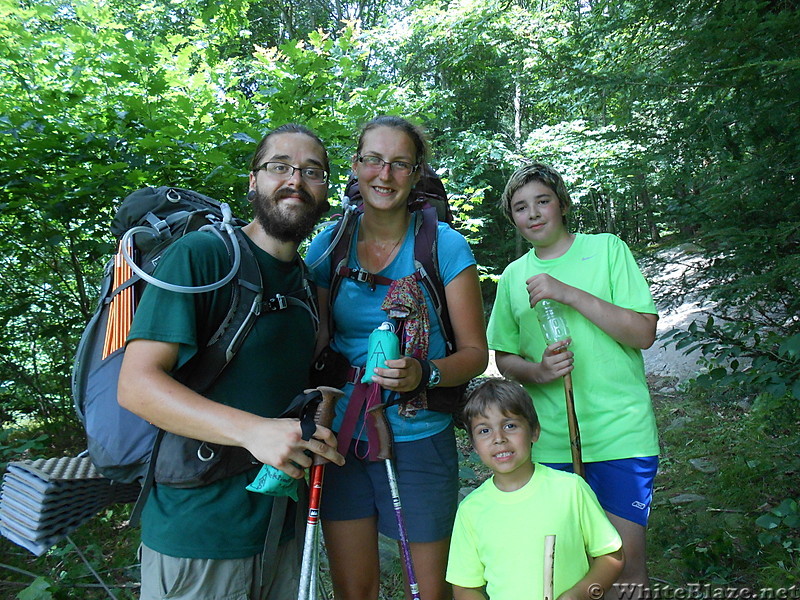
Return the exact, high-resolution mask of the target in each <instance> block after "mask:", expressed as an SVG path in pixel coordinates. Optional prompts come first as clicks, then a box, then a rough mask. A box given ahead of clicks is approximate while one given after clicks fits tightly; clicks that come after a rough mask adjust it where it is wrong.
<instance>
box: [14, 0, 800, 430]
mask: <svg viewBox="0 0 800 600" xmlns="http://www.w3.org/2000/svg"><path fill="white" fill-rule="evenodd" d="M0 35H1V36H2V39H3V40H4V43H3V44H2V45H0V232H2V236H1V237H0V244H2V258H1V259H0V260H2V284H0V285H2V293H1V294H0V323H1V324H2V328H0V401H2V407H3V408H2V409H0V410H2V411H3V418H4V420H9V419H12V418H19V417H20V416H21V415H30V416H33V417H35V418H37V419H40V420H43V421H49V422H52V421H61V420H63V419H68V418H70V415H71V413H72V409H71V401H70V399H69V373H70V367H71V362H72V356H73V353H74V349H75V346H76V343H77V339H78V337H79V335H80V332H81V330H82V328H83V326H84V325H85V323H86V321H87V320H88V318H89V317H90V315H91V313H92V312H93V310H94V304H95V302H96V294H97V285H98V283H99V280H100V277H101V274H102V269H103V265H104V263H105V261H106V259H107V257H108V256H109V255H110V254H111V252H112V248H113V244H114V240H113V239H112V237H111V234H110V232H109V230H108V224H109V222H110V219H111V216H112V214H113V211H114V209H115V208H116V206H117V205H118V204H119V202H120V201H121V199H122V198H123V197H124V196H126V195H127V194H128V193H130V192H132V191H134V190H136V189H138V188H140V187H143V186H147V185H153V186H157V185H173V186H178V187H184V188H190V189H195V190H197V191H200V192H202V193H204V194H207V195H209V196H212V197H215V198H218V199H220V200H225V201H228V202H230V203H231V204H232V205H234V206H235V207H236V209H235V210H236V212H238V213H239V214H240V215H243V216H247V212H246V203H245V202H244V194H245V191H246V181H247V180H246V177H247V164H248V160H249V157H250V155H251V154H252V152H253V150H254V148H255V144H256V143H257V141H258V140H259V139H260V138H261V136H262V135H263V134H264V133H265V132H266V131H267V130H269V129H270V128H273V127H275V126H278V125H280V124H282V123H285V122H289V121H295V122H300V123H303V124H305V125H307V126H309V127H311V128H313V129H314V130H316V131H317V132H318V133H319V135H320V137H321V138H322V139H323V140H324V141H325V142H326V144H327V146H328V149H329V152H330V155H331V160H332V170H333V173H332V185H331V194H332V196H333V198H336V197H337V196H338V195H339V194H340V193H341V191H342V188H343V184H344V182H345V180H346V177H347V174H348V167H349V158H350V156H351V155H352V152H353V146H354V144H355V139H356V131H357V129H358V127H359V125H360V124H362V123H364V122H365V121H367V120H369V119H370V118H372V117H374V116H376V115H378V114H384V113H390V114H400V115H403V116H406V117H410V118H412V119H414V120H415V121H417V122H418V123H420V124H422V125H423V126H424V127H425V129H426V130H427V132H428V135H429V139H430V143H431V147H432V149H433V159H432V164H433V166H434V167H435V168H436V169H437V171H438V172H439V173H440V174H441V175H442V177H443V179H444V181H445V184H446V186H447V189H448V192H449V194H450V196H451V202H452V204H453V207H454V210H455V214H456V218H457V226H458V228H459V229H460V230H461V231H462V233H464V234H465V235H466V236H467V237H468V239H469V240H470V242H471V243H472V244H473V248H474V251H475V254H476V258H477V259H478V263H479V267H480V271H481V273H482V275H483V277H484V294H485V299H486V304H487V308H488V307H490V306H491V301H492V298H493V296H494V288H493V280H494V279H495V278H496V277H497V276H498V275H499V273H500V272H501V271H502V269H503V267H504V266H505V265H506V264H508V262H509V261H510V260H512V259H514V258H515V257H516V256H518V255H519V254H520V253H521V252H522V251H524V249H525V248H524V247H523V245H522V243H521V241H520V240H519V239H518V238H517V237H516V236H515V234H514V232H513V231H512V229H511V227H510V226H509V224H508V223H507V222H506V221H504V219H503V218H502V216H501V215H500V213H499V211H498V210H497V208H496V202H497V199H498V198H499V195H500V193H501V192H502V189H503V186H504V184H505V181H506V179H507V177H508V176H509V175H510V174H511V173H512V172H513V171H514V169H516V168H517V167H518V166H520V165H521V164H523V163H524V162H526V161H531V160H539V161H545V162H548V163H551V164H552V165H554V166H555V167H556V168H557V169H559V170H560V171H561V172H562V173H563V175H564V176H565V179H566V180H567V182H568V184H569V186H570V188H571V190H572V196H573V199H574V201H575V210H574V212H573V214H572V215H571V216H570V226H571V227H572V228H573V229H575V230H581V231H584V232H589V233H591V232H599V231H606V232H611V233H615V234H617V235H619V236H620V237H622V238H623V239H624V240H626V241H627V242H628V243H629V244H630V245H631V246H632V247H634V248H635V249H636V251H637V252H652V251H653V250H654V249H657V248H660V247H664V246H665V245H666V246H676V245H679V244H687V243H690V244H691V248H693V249H695V251H696V252H698V253H700V254H701V255H702V256H703V258H704V261H703V262H702V264H703V265H704V266H703V269H702V272H701V273H694V274H693V276H696V277H698V278H700V277H701V279H698V280H702V282H703V285H704V291H705V293H707V294H708V295H709V297H711V298H713V299H714V300H716V301H717V302H718V310H719V311H720V312H721V313H722V314H724V315H725V318H724V319H718V320H717V321H716V322H715V321H713V320H711V321H709V322H708V323H707V324H706V325H705V327H695V328H694V329H693V330H691V331H685V332H680V333H679V334H678V338H677V341H678V343H680V344H681V345H683V346H687V347H691V346H693V345H700V347H701V348H702V349H703V350H704V352H705V353H706V356H707V357H708V358H710V359H714V358H716V359H719V360H720V361H723V362H721V363H720V364H724V365H725V367H722V366H718V367H717V368H715V369H712V370H711V372H710V374H711V376H713V377H716V378H717V379H725V378H727V379H726V380H727V381H729V382H730V381H742V382H745V383H748V384H755V385H759V386H761V388H762V389H764V390H765V391H767V392H769V393H771V394H773V395H774V396H776V397H781V396H787V397H789V398H793V401H795V402H796V400H797V399H800V379H798V371H799V370H800V369H798V360H800V359H799V355H800V321H799V320H798V314H800V292H799V291H798V290H799V289H800V281H799V280H800V275H799V274H800V258H799V257H800V252H799V249H800V248H799V247H800V198H798V173H799V172H800V169H798V163H799V162H800V110H799V109H800V107H799V106H798V103H800V56H798V48H800V39H798V38H800V16H799V15H798V11H797V3H796V1H794V0H773V1H757V0H724V1H720V0H678V1H670V2H665V1H663V0H637V1H636V2H630V1H624V0H617V1H605V0H572V1H566V0H541V1H539V2H530V1H526V0H516V1H515V0H503V1H498V0H484V1H480V2H478V1H477V0H460V1H449V2H448V1H430V0H418V1H413V2H409V1H406V0H400V1H395V2H392V1H391V0H363V1H361V2H345V3H342V2H329V1H326V0H314V1H312V2H307V1H303V2H300V1H299V0H287V1H282V2H255V1H250V0H232V1H221V2H206V1H200V0H198V1H193V0H185V1H181V2H172V1H166V0H152V1H150V2H147V3H140V2H131V1H130V0H106V1H101V2H96V1H93V0H92V1H90V0H72V1H69V0H37V1H36V2H33V1H15V0H0ZM332 204H336V201H333V202H332ZM694 285H695V284H694V283H693V282H692V281H689V282H687V283H686V286H687V287H692V286H694ZM740 357H744V358H747V359H748V360H747V361H744V360H742V361H741V362H740V360H739V358H740ZM712 366H713V365H712Z"/></svg>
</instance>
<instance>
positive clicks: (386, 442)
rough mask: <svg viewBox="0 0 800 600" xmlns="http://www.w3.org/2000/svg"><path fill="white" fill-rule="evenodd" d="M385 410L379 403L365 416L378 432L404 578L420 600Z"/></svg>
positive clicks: (384, 406)
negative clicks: (398, 536) (397, 533)
mask: <svg viewBox="0 0 800 600" xmlns="http://www.w3.org/2000/svg"><path fill="white" fill-rule="evenodd" d="M385 408H386V405H385V404H383V403H380V404H377V405H375V406H373V407H372V408H371V409H369V412H368V413H367V414H368V415H369V416H370V417H371V418H372V419H373V422H374V424H375V429H376V430H377V432H378V440H379V443H380V450H379V451H378V458H379V459H383V462H384V464H385V465H386V476H387V478H388V479H389V491H390V492H391V495H392V505H393V506H394V516H395V518H396V519H397V529H398V531H399V532H400V549H401V551H402V554H403V566H404V567H405V572H406V577H407V578H408V587H409V589H410V590H411V598H412V600H420V595H419V584H418V583H417V576H416V574H415V573H414V562H413V561H412V560H411V549H410V547H409V545H408V534H407V533H406V524H405V520H404V519H403V507H402V506H401V504H400V491H399V490H398V489H397V475H396V473H395V471H394V465H393V464H392V431H391V429H390V428H389V421H388V420H387V419H386V412H385Z"/></svg>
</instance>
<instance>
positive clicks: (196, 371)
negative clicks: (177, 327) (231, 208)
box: [176, 228, 264, 392]
mask: <svg viewBox="0 0 800 600" xmlns="http://www.w3.org/2000/svg"><path fill="white" fill-rule="evenodd" d="M214 231H216V229H215V230H214ZM235 232H236V236H235V237H236V243H237V244H238V245H239V252H240V253H241V261H240V264H239V270H238V272H237V273H236V279H235V280H234V285H233V286H232V291H231V304H230V307H229V308H228V313H227V314H226V315H225V317H224V318H223V319H222V322H221V323H220V325H219V326H218V327H217V330H216V331H215V332H214V334H213V335H212V336H211V338H209V340H208V343H207V344H206V346H205V347H204V348H202V349H200V350H198V352H197V355H196V356H195V357H194V358H193V359H192V360H191V361H189V362H188V363H187V364H186V365H185V366H186V369H185V370H181V371H180V372H179V373H177V374H176V376H177V378H178V379H179V380H180V381H181V382H182V383H184V384H185V385H187V386H188V387H190V388H191V389H193V390H194V391H196V392H204V391H205V390H207V389H208V388H209V387H210V386H211V384H212V383H214V381H215V380H216V379H217V377H219V374H220V373H222V371H223V369H224V368H225V367H226V366H227V364H228V363H229V362H230V361H231V359H232V358H233V357H234V355H235V354H236V352H237V351H238V350H239V348H240V347H241V345H242V342H244V339H245V338H246V337H247V334H248V333H249V332H250V329H251V328H252V327H253V324H254V323H255V320H256V318H257V317H258V315H259V314H260V313H261V304H262V298H263V288H264V286H263V282H262V281H261V270H260V269H259V268H258V262H257V261H256V257H255V256H254V255H253V251H252V250H251V249H250V246H249V244H248V243H247V240H245V239H244V235H245V234H244V233H242V230H241V229H239V228H237V229H235ZM219 237H220V239H221V240H223V241H224V242H225V247H226V249H227V250H228V255H229V256H231V257H232V256H233V247H232V241H231V240H230V238H228V236H226V235H220V236H219Z"/></svg>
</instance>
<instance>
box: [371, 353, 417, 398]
mask: <svg viewBox="0 0 800 600" xmlns="http://www.w3.org/2000/svg"><path fill="white" fill-rule="evenodd" d="M372 381H373V383H377V384H378V385H380V386H381V387H383V388H385V389H387V390H391V391H393V392H410V391H411V390H415V389H417V387H418V386H419V385H420V383H422V366H421V365H420V363H419V360H417V359H416V358H411V357H410V356H402V357H400V358H398V359H395V360H387V361H386V368H380V367H378V368H376V369H375V373H373V375H372ZM426 383H427V382H426Z"/></svg>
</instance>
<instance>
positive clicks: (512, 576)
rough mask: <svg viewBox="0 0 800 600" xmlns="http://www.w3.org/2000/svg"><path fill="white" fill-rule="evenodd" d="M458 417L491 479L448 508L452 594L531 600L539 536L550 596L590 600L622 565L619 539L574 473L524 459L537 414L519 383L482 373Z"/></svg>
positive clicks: (539, 573) (537, 581) (462, 599)
mask: <svg viewBox="0 0 800 600" xmlns="http://www.w3.org/2000/svg"><path fill="white" fill-rule="evenodd" d="M463 415H464V423H465V424H466V425H467V432H468V434H469V437H470V441H471V442H472V445H473V447H474V448H475V451H476V452H477V453H478V456H480V458H481V461H482V462H483V464H485V465H486V466H487V467H489V468H490V469H491V470H492V473H493V475H492V477H491V478H490V479H488V480H486V481H485V482H484V483H483V484H482V485H481V486H480V487H479V488H478V489H477V490H475V491H474V492H472V493H471V494H470V495H469V496H467V497H466V498H465V499H464V501H463V502H462V503H461V504H460V505H459V507H458V512H457V514H456V522H455V529H454V530H453V538H452V542H451V544H450V558H449V561H448V567H447V581H449V582H450V583H452V584H453V595H454V597H455V600H477V599H485V598H486V597H487V594H488V597H489V598H491V599H492V600H519V599H520V598H537V595H536V593H537V592H543V590H544V585H543V578H544V563H545V559H544V542H545V537H546V536H548V535H555V536H556V540H555V560H554V566H553V591H554V594H555V597H556V598H558V599H559V600H599V598H601V597H602V595H603V593H604V592H605V590H607V589H609V588H610V587H611V585H612V584H613V583H614V581H616V579H617V577H618V575H619V574H620V572H621V571H622V566H623V563H624V559H623V555H622V550H621V546H622V540H621V539H620V537H619V535H618V534H617V531H616V530H615V529H614V526H613V525H611V523H610V522H609V520H608V518H606V516H605V513H604V512H603V509H602V508H601V507H600V504H599V503H598V502H597V498H596V497H595V495H594V493H593V492H592V490H591V489H590V488H589V486H588V485H587V484H586V482H585V481H584V480H583V479H581V478H580V477H578V476H577V475H574V474H571V473H564V472H561V471H556V470H554V469H551V468H549V467H546V466H544V465H540V464H534V463H533V462H532V460H531V447H532V446H533V444H534V443H535V442H536V440H537V439H538V438H539V420H538V418H537V416H536V411H535V410H534V408H533V405H532V404H531V400H530V397H529V396H528V394H527V392H526V391H525V388H523V387H522V386H521V385H520V384H518V383H515V382H512V381H509V380H507V379H499V378H490V379H487V380H486V381H485V382H483V383H481V384H480V385H479V386H478V387H477V388H475V389H474V390H473V391H472V392H471V394H470V396H469V399H468V401H467V404H466V406H465V407H464V413H463ZM589 557H591V559H590V558H589ZM484 586H485V592H486V593H485V594H484Z"/></svg>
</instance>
